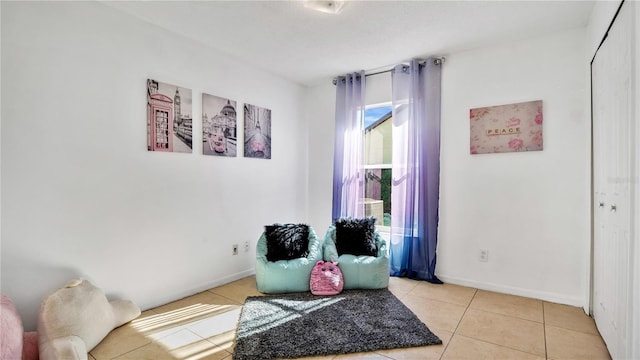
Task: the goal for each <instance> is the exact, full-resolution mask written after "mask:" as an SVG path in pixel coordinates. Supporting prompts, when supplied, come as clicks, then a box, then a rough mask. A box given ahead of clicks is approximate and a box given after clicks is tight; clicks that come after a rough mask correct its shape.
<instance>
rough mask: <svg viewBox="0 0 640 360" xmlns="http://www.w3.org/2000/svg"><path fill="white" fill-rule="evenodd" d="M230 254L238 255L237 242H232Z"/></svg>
mask: <svg viewBox="0 0 640 360" xmlns="http://www.w3.org/2000/svg"><path fill="white" fill-rule="evenodd" d="M232 255H238V244H233V253H232Z"/></svg>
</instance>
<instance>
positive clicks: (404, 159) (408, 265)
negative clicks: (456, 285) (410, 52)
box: [389, 59, 442, 284]
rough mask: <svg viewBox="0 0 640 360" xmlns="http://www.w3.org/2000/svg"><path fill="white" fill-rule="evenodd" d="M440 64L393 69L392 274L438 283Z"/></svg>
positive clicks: (435, 61) (413, 64)
mask: <svg viewBox="0 0 640 360" xmlns="http://www.w3.org/2000/svg"><path fill="white" fill-rule="evenodd" d="M440 63H441V62H440V61H439V59H427V61H426V62H425V63H424V64H421V63H420V62H419V61H417V60H413V61H412V62H411V63H410V64H409V65H398V66H396V67H395V68H394V69H393V70H392V72H391V74H392V105H393V160H392V162H393V164H392V188H391V213H392V214H391V245H390V247H389V251H390V263H391V264H390V267H391V275H392V276H404V277H409V278H413V279H422V280H426V281H428V282H431V283H437V284H441V283H442V281H440V280H439V279H438V278H437V277H436V275H435V270H436V244H437V242H438V200H439V187H440V79H441V65H440Z"/></svg>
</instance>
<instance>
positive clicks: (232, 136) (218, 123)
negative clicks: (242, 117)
mask: <svg viewBox="0 0 640 360" xmlns="http://www.w3.org/2000/svg"><path fill="white" fill-rule="evenodd" d="M236 136H237V124H236V102H235V101H232V100H229V99H225V98H221V97H218V96H214V95H209V94H204V93H203V94H202V153H203V154H204V155H218V156H236V154H237V151H236V140H237V139H236Z"/></svg>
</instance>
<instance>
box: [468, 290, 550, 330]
mask: <svg viewBox="0 0 640 360" xmlns="http://www.w3.org/2000/svg"><path fill="white" fill-rule="evenodd" d="M469 309H476V310H483V311H489V312H493V313H497V314H502V315H508V316H513V317H517V318H520V319H525V320H531V321H536V322H539V323H542V322H543V316H542V301H541V300H536V299H530V298H525V297H521V296H515V295H508V294H500V293H496V292H492V291H484V290H478V292H477V293H476V296H474V297H473V300H472V301H471V305H469Z"/></svg>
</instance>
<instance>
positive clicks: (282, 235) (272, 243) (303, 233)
mask: <svg viewBox="0 0 640 360" xmlns="http://www.w3.org/2000/svg"><path fill="white" fill-rule="evenodd" d="M264 229H265V233H266V236H267V260H269V261H278V260H291V259H298V258H303V257H307V256H308V255H309V226H308V225H304V224H284V225H281V224H273V225H267V226H265V227H264Z"/></svg>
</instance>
